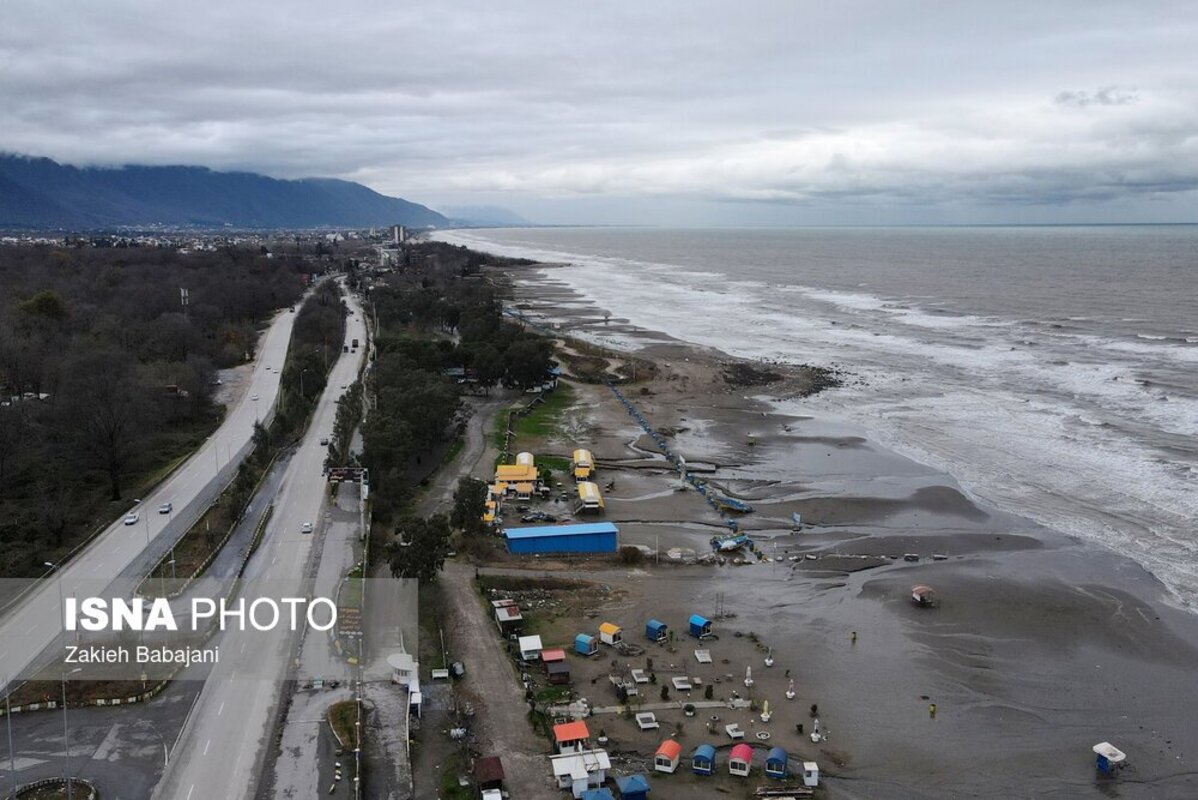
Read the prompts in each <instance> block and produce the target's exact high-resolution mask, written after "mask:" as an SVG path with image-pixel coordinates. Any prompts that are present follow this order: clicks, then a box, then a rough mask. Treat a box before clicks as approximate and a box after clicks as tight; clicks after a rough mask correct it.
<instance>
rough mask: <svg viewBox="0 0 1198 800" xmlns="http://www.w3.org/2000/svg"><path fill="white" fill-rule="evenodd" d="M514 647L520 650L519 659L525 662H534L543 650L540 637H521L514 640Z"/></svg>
mask: <svg viewBox="0 0 1198 800" xmlns="http://www.w3.org/2000/svg"><path fill="white" fill-rule="evenodd" d="M516 645H517V646H518V647H519V648H520V658H522V659H524V660H525V661H536V660H537V659H538V658H540V657H541V651H542V650H544V649H545V647H544V645H542V644H541V637H540V636H521V637H520V638H519V639H517V640H516Z"/></svg>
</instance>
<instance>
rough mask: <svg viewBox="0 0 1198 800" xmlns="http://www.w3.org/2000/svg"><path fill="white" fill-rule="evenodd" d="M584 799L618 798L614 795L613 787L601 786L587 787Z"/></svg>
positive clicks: (583, 794)
mask: <svg viewBox="0 0 1198 800" xmlns="http://www.w3.org/2000/svg"><path fill="white" fill-rule="evenodd" d="M582 800H616V798H614V797H612V794H611V789H608V788H607V787H606V786H600V787H599V788H598V789H587V790H586V791H585V792H583V793H582Z"/></svg>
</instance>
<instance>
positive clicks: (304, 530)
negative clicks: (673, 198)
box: [300, 522, 312, 533]
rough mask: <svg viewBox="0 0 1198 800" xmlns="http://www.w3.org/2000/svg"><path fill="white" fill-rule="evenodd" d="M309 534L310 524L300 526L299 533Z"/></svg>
mask: <svg viewBox="0 0 1198 800" xmlns="http://www.w3.org/2000/svg"><path fill="white" fill-rule="evenodd" d="M311 532H312V523H311V522H305V523H304V524H303V525H301V526H300V533H311Z"/></svg>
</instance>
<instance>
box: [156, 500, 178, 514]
mask: <svg viewBox="0 0 1198 800" xmlns="http://www.w3.org/2000/svg"><path fill="white" fill-rule="evenodd" d="M174 510H175V507H174V506H173V505H171V504H170V503H163V504H162V505H160V506H158V513H159V514H169V513H171V512H172V511H174Z"/></svg>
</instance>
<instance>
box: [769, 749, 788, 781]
mask: <svg viewBox="0 0 1198 800" xmlns="http://www.w3.org/2000/svg"><path fill="white" fill-rule="evenodd" d="M786 759H787V755H786V751H785V750H783V749H782V748H781V747H775V748H772V749H771V750H770V752H769V755H767V756H766V757H765V774H766V777H769V778H785V777H786Z"/></svg>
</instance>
